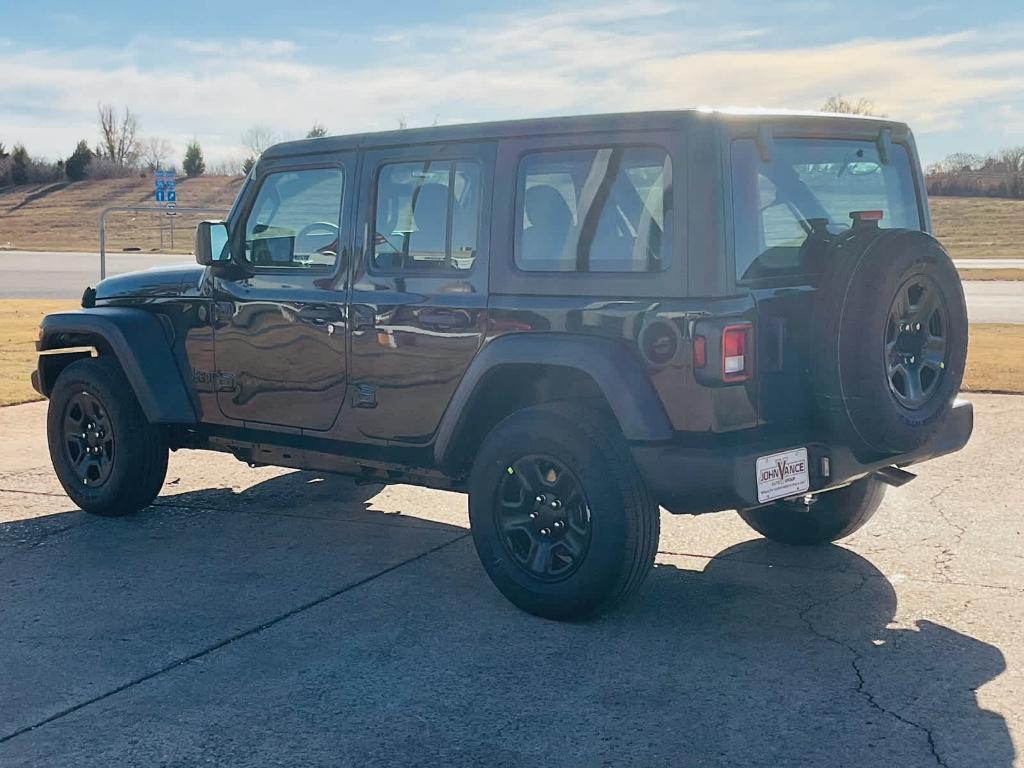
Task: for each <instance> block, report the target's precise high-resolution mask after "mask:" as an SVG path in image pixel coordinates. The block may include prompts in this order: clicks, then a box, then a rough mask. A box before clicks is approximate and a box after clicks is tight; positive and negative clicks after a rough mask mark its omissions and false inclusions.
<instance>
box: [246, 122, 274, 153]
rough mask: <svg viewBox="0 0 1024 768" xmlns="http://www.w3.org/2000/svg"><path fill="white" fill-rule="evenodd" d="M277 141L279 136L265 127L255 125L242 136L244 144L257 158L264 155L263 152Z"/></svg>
mask: <svg viewBox="0 0 1024 768" xmlns="http://www.w3.org/2000/svg"><path fill="white" fill-rule="evenodd" d="M276 141H277V136H276V135H275V134H274V132H273V131H272V130H271V129H270V128H268V127H267V126H265V125H254V126H253V127H252V128H250V129H249V130H247V131H246V132H245V133H243V134H242V144H243V145H244V146H245V148H246V149H248V150H249V152H250V153H251V154H252V155H253V156H255V157H259V156H260V155H262V154H263V151H264V150H265V149H267V147H269V146H270V145H271V144H273V143H275V142H276Z"/></svg>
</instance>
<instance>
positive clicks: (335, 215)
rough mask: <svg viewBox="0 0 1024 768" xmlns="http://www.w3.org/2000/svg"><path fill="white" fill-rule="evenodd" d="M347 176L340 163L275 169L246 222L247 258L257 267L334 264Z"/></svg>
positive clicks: (301, 266)
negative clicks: (304, 168) (314, 166)
mask: <svg viewBox="0 0 1024 768" xmlns="http://www.w3.org/2000/svg"><path fill="white" fill-rule="evenodd" d="M343 182H344V180H343V177H342V172H341V169H340V168H315V169H309V170H302V171H283V172H281V173H272V174H269V175H268V176H267V177H266V178H265V179H264V180H263V183H262V185H261V186H260V191H259V194H257V195H256V202H255V203H254V204H253V207H252V209H251V210H250V211H249V217H248V219H246V222H245V258H246V259H247V260H248V261H249V262H250V263H251V264H253V265H254V266H257V267H270V268H275V267H277V268H281V267H291V268H296V267H298V268H314V269H315V268H319V269H326V268H330V267H333V266H334V265H335V263H336V262H337V260H338V248H339V245H338V244H339V242H340V235H341V232H340V229H339V227H338V222H339V221H340V218H341V199H342V193H343V186H344V184H343Z"/></svg>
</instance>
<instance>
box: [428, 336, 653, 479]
mask: <svg viewBox="0 0 1024 768" xmlns="http://www.w3.org/2000/svg"><path fill="white" fill-rule="evenodd" d="M517 364H530V365H544V366H556V367H558V366H561V367H565V368H572V369H576V370H578V371H580V372H582V373H584V374H586V375H588V376H589V377H590V378H591V379H593V380H594V382H595V383H596V384H597V386H598V388H599V389H600V390H601V392H602V393H603V394H604V397H605V400H607V402H608V406H609V408H610V409H611V411H612V414H613V415H614V416H615V418H616V420H617V421H618V423H619V427H620V428H621V430H622V434H623V435H624V436H625V438H626V439H627V440H630V441H658V440H668V439H670V438H671V437H672V425H671V423H670V422H669V419H668V416H667V415H666V413H665V408H664V406H663V405H662V403H661V399H660V398H659V397H658V393H657V392H656V391H655V389H654V386H653V385H652V384H651V381H650V378H649V377H648V375H647V373H646V371H644V368H643V364H642V363H641V361H640V359H639V358H638V357H637V356H636V355H635V354H634V353H633V352H632V351H631V350H630V349H629V347H628V346H626V345H625V344H624V343H622V342H621V341H615V340H613V339H607V338H603V337H600V336H583V335H567V334H555V333H544V332H532V333H515V334H508V335H506V336H499V337H498V338H497V339H495V340H493V341H491V342H489V343H488V344H486V345H485V346H484V347H483V349H481V350H480V352H479V353H478V354H477V355H476V357H475V358H474V359H473V362H472V363H471V364H470V365H469V367H468V368H467V369H466V373H465V375H464V376H463V377H462V381H461V382H460V383H459V386H458V388H457V389H456V390H455V394H454V395H453V396H452V399H451V402H450V403H449V404H448V408H447V409H446V410H445V413H444V416H443V417H442V419H441V423H440V425H439V426H438V430H437V437H436V439H435V441H434V460H435V462H436V464H437V466H439V467H443V466H446V462H447V459H448V458H449V452H450V450H451V448H452V447H453V445H454V444H455V439H456V437H457V435H458V434H459V432H460V430H461V428H462V427H463V426H464V424H463V415H464V414H465V412H466V410H467V406H468V405H469V403H470V401H471V399H472V397H473V394H474V392H475V391H476V389H477V387H478V385H479V384H480V383H481V381H483V379H484V378H485V376H486V375H487V374H488V373H490V372H492V371H493V370H494V369H495V368H498V367H501V366H503V365H517Z"/></svg>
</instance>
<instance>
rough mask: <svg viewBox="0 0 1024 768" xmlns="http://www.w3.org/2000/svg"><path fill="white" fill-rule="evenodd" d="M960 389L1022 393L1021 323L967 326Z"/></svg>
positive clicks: (1023, 327) (1023, 344) (1023, 351)
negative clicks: (965, 356) (965, 369)
mask: <svg viewBox="0 0 1024 768" xmlns="http://www.w3.org/2000/svg"><path fill="white" fill-rule="evenodd" d="M963 388H964V390H965V391H975V392H977V391H980V390H988V391H994V392H1018V393H1024V325H997V324H994V323H993V324H987V323H986V324H978V325H972V326H971V343H970V346H969V348H968V351H967V373H966V375H965V376H964V386H963Z"/></svg>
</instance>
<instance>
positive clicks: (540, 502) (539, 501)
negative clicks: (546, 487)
mask: <svg viewBox="0 0 1024 768" xmlns="http://www.w3.org/2000/svg"><path fill="white" fill-rule="evenodd" d="M534 501H536V502H537V503H538V504H543V503H544V497H543V496H538V497H537V498H536V499H534Z"/></svg>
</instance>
